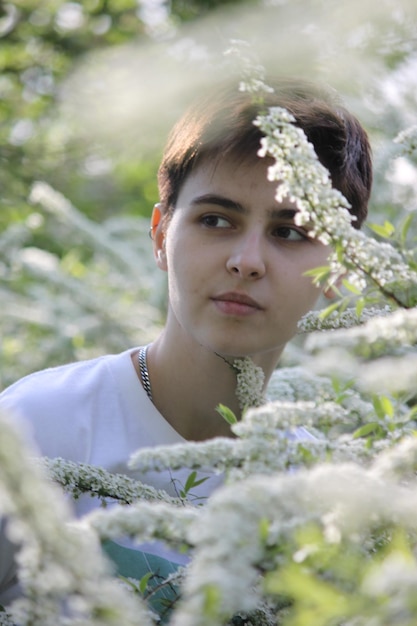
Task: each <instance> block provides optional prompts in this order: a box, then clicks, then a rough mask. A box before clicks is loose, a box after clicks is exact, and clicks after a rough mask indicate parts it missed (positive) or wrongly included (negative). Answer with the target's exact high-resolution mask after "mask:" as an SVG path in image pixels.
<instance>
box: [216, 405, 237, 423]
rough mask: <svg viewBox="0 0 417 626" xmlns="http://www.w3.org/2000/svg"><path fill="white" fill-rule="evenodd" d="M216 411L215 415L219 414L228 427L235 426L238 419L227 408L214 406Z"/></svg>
mask: <svg viewBox="0 0 417 626" xmlns="http://www.w3.org/2000/svg"><path fill="white" fill-rule="evenodd" d="M216 411H217V413H220V415H221V416H222V418H223V419H224V420H226V422H227V423H228V424H230V425H232V424H237V422H238V419H237V417H236V415H235V414H234V413H233V411H232V410H231V409H229V407H227V406H225V405H224V404H218V405H217V406H216Z"/></svg>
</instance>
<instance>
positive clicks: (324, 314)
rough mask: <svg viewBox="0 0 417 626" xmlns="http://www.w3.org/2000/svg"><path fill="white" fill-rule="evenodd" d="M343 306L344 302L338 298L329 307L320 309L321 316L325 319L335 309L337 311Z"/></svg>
mask: <svg viewBox="0 0 417 626" xmlns="http://www.w3.org/2000/svg"><path fill="white" fill-rule="evenodd" d="M341 306H342V303H341V302H340V301H339V300H338V301H337V302H333V304H330V305H329V306H328V307H326V308H325V309H323V310H322V311H320V313H319V318H320V319H322V320H324V319H326V317H329V315H331V314H332V313H333V311H337V309H339V308H340V307H341Z"/></svg>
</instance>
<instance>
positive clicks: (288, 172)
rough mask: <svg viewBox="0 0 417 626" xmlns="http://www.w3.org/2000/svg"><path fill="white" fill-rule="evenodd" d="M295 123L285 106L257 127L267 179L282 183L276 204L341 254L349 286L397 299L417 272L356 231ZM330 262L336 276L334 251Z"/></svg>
mask: <svg viewBox="0 0 417 626" xmlns="http://www.w3.org/2000/svg"><path fill="white" fill-rule="evenodd" d="M294 122H295V118H294V117H293V115H291V114H290V113H289V112H288V111H287V110H286V109H283V108H281V107H271V108H270V109H269V112H268V114H266V115H259V116H258V117H257V119H256V120H255V122H254V123H255V125H256V126H258V127H259V128H260V129H261V130H262V132H263V133H264V135H265V136H264V137H263V138H262V140H261V149H260V150H259V156H261V157H265V156H271V157H272V158H273V159H274V160H275V162H274V164H273V165H271V166H270V167H269V168H268V179H269V180H271V181H277V182H278V187H277V192H276V198H277V201H278V202H281V201H282V200H283V199H284V198H285V197H287V198H289V200H290V201H292V202H294V203H295V204H296V206H297V207H298V209H299V211H298V213H297V215H296V217H295V220H296V223H297V224H299V225H308V227H309V233H310V235H311V236H312V237H315V238H317V239H319V240H320V241H322V242H323V243H324V244H330V243H331V244H332V245H333V246H334V247H336V248H337V247H339V248H340V249H341V250H342V251H343V265H344V266H345V267H346V268H347V269H349V271H350V272H351V277H350V282H351V283H352V284H355V285H356V286H357V287H358V288H360V289H362V288H364V287H365V285H366V281H365V277H369V278H370V279H371V280H372V281H374V282H375V283H376V285H377V286H378V287H379V288H381V289H384V291H385V292H386V293H387V294H391V292H392V295H394V296H395V293H396V292H397V290H398V287H401V289H405V288H409V287H412V286H416V285H417V272H415V271H414V270H412V269H411V268H410V266H409V264H408V263H406V262H405V261H404V259H403V258H402V255H401V254H400V253H399V252H398V251H397V250H396V249H395V248H394V247H393V246H391V245H390V244H389V243H386V242H381V243H380V242H377V241H376V240H375V239H372V238H370V237H367V236H366V235H365V234H364V233H363V232H362V231H360V230H357V229H355V228H353V226H352V224H351V221H352V219H354V218H353V216H352V215H351V214H350V213H349V211H348V209H349V206H350V205H349V203H348V202H347V200H346V198H345V197H344V196H343V195H342V194H341V193H340V192H339V191H338V190H337V189H334V188H333V187H332V184H331V180H330V175H329V172H328V170H327V169H326V168H325V167H324V166H323V165H321V163H320V161H319V160H318V157H317V155H316V153H315V151H314V147H313V145H312V144H311V143H310V142H309V141H308V140H307V137H306V135H305V133H304V131H303V130H302V129H301V128H298V127H297V126H295V125H294ZM330 263H331V265H333V268H334V270H335V271H336V272H337V271H340V270H341V266H340V259H339V257H338V256H337V254H336V252H334V253H333V254H332V256H331V260H330ZM394 287H395V289H394ZM394 292H395V293H394ZM395 297H396V298H397V296H395ZM397 299H398V298H397Z"/></svg>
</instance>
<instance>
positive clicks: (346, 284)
mask: <svg viewBox="0 0 417 626" xmlns="http://www.w3.org/2000/svg"><path fill="white" fill-rule="evenodd" d="M342 285H343V286H344V287H345V288H346V289H347V290H348V291H350V292H351V293H354V294H355V295H356V296H360V295H361V293H362V291H361V290H360V289H358V288H357V287H356V285H352V283H350V282H349V281H348V280H346V279H343V280H342Z"/></svg>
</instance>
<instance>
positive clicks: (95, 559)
mask: <svg viewBox="0 0 417 626" xmlns="http://www.w3.org/2000/svg"><path fill="white" fill-rule="evenodd" d="M0 442H1V445H0V467H1V479H2V480H1V483H0V502H1V510H2V514H3V515H5V514H6V515H7V516H8V524H7V532H8V538H9V539H10V540H11V541H13V542H15V543H17V544H18V545H21V549H20V551H19V552H18V554H17V556H16V561H17V565H18V570H19V581H20V583H21V586H22V589H23V591H24V596H22V597H21V598H19V599H17V600H15V601H14V602H13V603H12V604H11V606H10V609H9V612H10V615H11V617H12V619H13V621H14V622H15V623H17V624H19V626H56V625H57V624H64V623H65V626H72V625H74V626H75V625H77V626H81V625H85V626H86V625H87V624H88V626H104V625H105V624H109V625H110V624H113V625H117V626H119V625H120V624H124V625H125V626H129V625H131V626H134V625H135V626H137V624H138V623H140V624H143V626H150V625H151V621H150V619H149V617H148V613H147V610H146V609H145V608H144V607H143V606H142V604H141V603H140V602H139V601H138V600H136V599H134V598H132V597H131V596H129V594H126V593H125V592H124V591H123V590H122V589H121V587H120V586H119V585H118V583H117V582H116V581H115V580H114V579H113V577H112V576H111V570H110V567H109V564H108V562H107V561H106V560H105V559H104V557H103V555H102V553H101V550H100V546H99V543H98V541H97V537H96V535H95V534H94V533H91V532H86V531H83V532H80V530H79V529H77V528H76V526H70V525H68V521H69V520H70V513H69V509H68V508H67V503H66V502H65V500H64V499H63V497H62V494H61V493H60V492H59V491H58V489H57V488H56V487H54V486H53V485H51V484H50V483H48V482H47V481H46V480H44V477H43V475H42V474H41V473H40V471H39V468H37V467H36V465H34V463H33V462H32V461H31V460H30V456H29V455H30V451H29V450H27V449H26V448H25V446H24V445H23V444H22V441H21V440H20V437H19V436H18V434H17V433H16V432H15V429H14V427H12V424H11V423H10V422H9V420H8V419H7V418H6V417H5V416H1V418H0ZM80 557H81V558H80ZM63 612H64V614H65V618H63ZM138 620H139V622H138Z"/></svg>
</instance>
